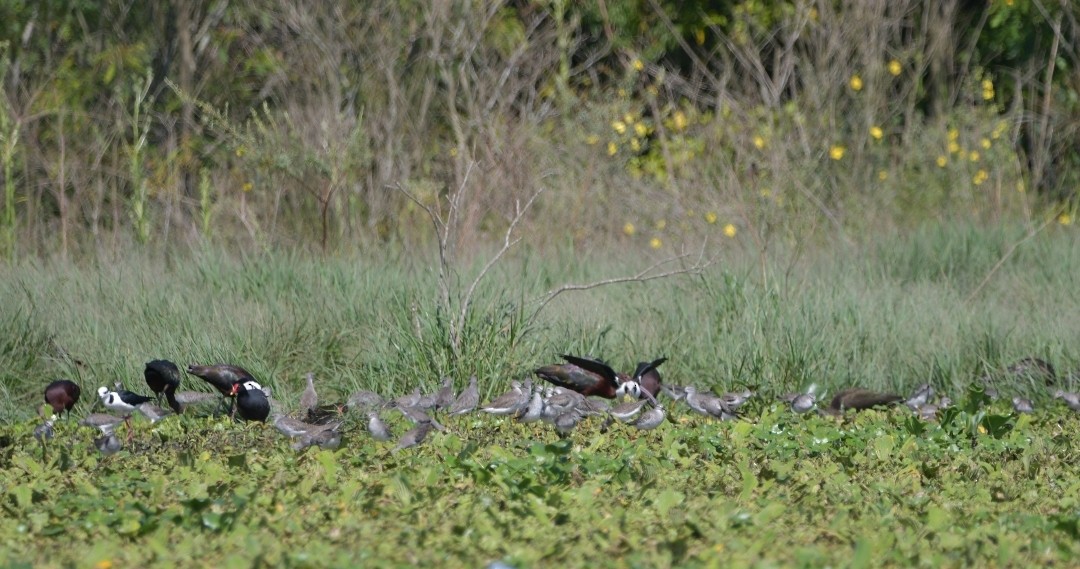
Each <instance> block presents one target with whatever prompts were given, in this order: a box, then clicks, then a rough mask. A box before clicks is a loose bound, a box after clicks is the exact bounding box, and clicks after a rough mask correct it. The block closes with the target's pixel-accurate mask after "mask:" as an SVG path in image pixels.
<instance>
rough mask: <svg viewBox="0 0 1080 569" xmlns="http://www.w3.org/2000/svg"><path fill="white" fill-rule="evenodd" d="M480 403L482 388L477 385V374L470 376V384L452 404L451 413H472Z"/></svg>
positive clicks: (452, 414)
mask: <svg viewBox="0 0 1080 569" xmlns="http://www.w3.org/2000/svg"><path fill="white" fill-rule="evenodd" d="M479 404H480V390H479V389H478V388H477V387H476V376H475V375H474V376H472V377H470V378H469V386H468V387H466V388H465V391H462V392H461V394H460V395H458V396H457V399H455V400H454V404H453V405H451V406H450V413H449V414H450V415H451V416H454V415H464V414H466V413H471V412H472V411H473V410H474V409H476V406H477V405H479Z"/></svg>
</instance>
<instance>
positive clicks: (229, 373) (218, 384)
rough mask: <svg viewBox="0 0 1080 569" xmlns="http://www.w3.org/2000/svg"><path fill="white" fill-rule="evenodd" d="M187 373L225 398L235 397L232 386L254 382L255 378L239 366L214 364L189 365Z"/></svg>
mask: <svg viewBox="0 0 1080 569" xmlns="http://www.w3.org/2000/svg"><path fill="white" fill-rule="evenodd" d="M187 372H188V373H189V374H191V375H194V376H195V377H197V378H199V379H201V380H203V381H205V382H206V383H209V384H210V385H212V386H213V387H214V389H217V390H218V392H219V393H221V394H222V395H224V396H225V397H235V396H236V392H235V391H234V390H233V386H234V385H237V384H240V383H243V382H245V381H255V376H253V375H251V374H250V373H248V371H247V370H246V369H244V368H242V367H240V366H235V365H231V364H214V365H207V366H200V365H189V366H188V368H187Z"/></svg>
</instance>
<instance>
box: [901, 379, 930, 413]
mask: <svg viewBox="0 0 1080 569" xmlns="http://www.w3.org/2000/svg"><path fill="white" fill-rule="evenodd" d="M933 396H934V388H933V387H931V386H930V384H929V383H924V384H922V385H920V386H919V387H916V388H915V392H914V393H912V394H911V397H908V399H907V401H905V402H904V404H905V405H907V406H908V408H909V409H911V410H912V411H918V410H919V408H921V407H922V406H923V405H926V404H927V403H928V402H929V401H930V398H931V397H933Z"/></svg>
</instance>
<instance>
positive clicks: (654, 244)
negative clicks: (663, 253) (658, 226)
mask: <svg viewBox="0 0 1080 569" xmlns="http://www.w3.org/2000/svg"><path fill="white" fill-rule="evenodd" d="M663 246H664V242H663V241H660V238H659V237H653V238H652V239H650V240H649V247H652V248H653V249H659V248H660V247H663Z"/></svg>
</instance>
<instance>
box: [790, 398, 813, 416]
mask: <svg viewBox="0 0 1080 569" xmlns="http://www.w3.org/2000/svg"><path fill="white" fill-rule="evenodd" d="M816 406H817V398H816V397H814V394H813V393H799V394H797V395H795V397H793V398H792V399H791V410H792V411H794V412H796V413H798V414H800V415H802V414H803V413H808V412H809V411H810V410H811V409H813V408H814V407H816Z"/></svg>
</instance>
